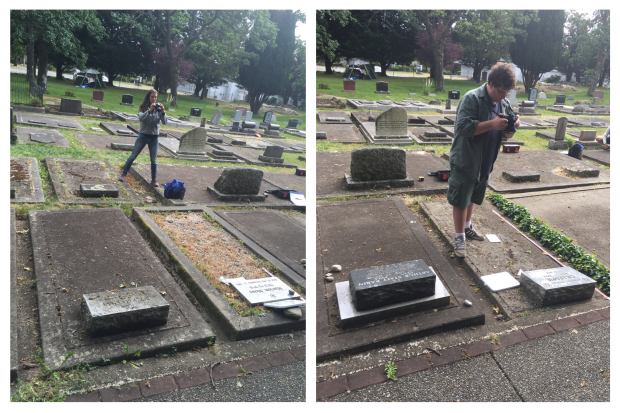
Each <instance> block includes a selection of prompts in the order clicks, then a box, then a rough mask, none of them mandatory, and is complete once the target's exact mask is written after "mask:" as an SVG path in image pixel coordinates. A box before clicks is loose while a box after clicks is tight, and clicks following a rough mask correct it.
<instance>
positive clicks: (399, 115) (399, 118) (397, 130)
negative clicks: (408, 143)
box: [375, 107, 409, 139]
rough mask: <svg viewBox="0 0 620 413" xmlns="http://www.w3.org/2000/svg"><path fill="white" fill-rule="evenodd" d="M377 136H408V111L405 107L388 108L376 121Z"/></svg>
mask: <svg viewBox="0 0 620 413" xmlns="http://www.w3.org/2000/svg"><path fill="white" fill-rule="evenodd" d="M375 126H376V129H375V130H376V133H375V139H376V138H408V137H409V135H408V134H407V111H406V110H405V108H401V107H394V108H390V109H388V110H386V111H385V112H383V113H382V114H380V115H379V116H378V117H377V120H376V121H375Z"/></svg>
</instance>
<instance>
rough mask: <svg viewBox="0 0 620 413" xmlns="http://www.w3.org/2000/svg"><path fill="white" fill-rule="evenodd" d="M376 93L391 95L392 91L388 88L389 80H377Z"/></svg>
mask: <svg viewBox="0 0 620 413" xmlns="http://www.w3.org/2000/svg"><path fill="white" fill-rule="evenodd" d="M375 93H381V94H384V95H389V94H390V91H389V90H388V82H377V89H376V90H375Z"/></svg>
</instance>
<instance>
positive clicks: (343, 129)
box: [316, 124, 366, 143]
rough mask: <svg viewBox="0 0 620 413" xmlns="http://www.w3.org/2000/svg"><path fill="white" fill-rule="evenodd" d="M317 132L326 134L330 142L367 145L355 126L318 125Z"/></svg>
mask: <svg viewBox="0 0 620 413" xmlns="http://www.w3.org/2000/svg"><path fill="white" fill-rule="evenodd" d="M316 131H317V132H325V134H326V136H327V141H328V142H338V143H366V139H364V136H362V133H361V132H360V131H359V129H358V128H357V127H356V126H355V125H336V124H317V125H316Z"/></svg>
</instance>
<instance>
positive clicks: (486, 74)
mask: <svg viewBox="0 0 620 413" xmlns="http://www.w3.org/2000/svg"><path fill="white" fill-rule="evenodd" d="M488 75H489V72H487V71H486V70H484V71H483V72H482V81H483V82H486V81H487V76H488Z"/></svg>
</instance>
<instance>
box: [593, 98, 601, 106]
mask: <svg viewBox="0 0 620 413" xmlns="http://www.w3.org/2000/svg"><path fill="white" fill-rule="evenodd" d="M598 101H599V97H598V96H594V99H592V105H593V106H596V105H598Z"/></svg>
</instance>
